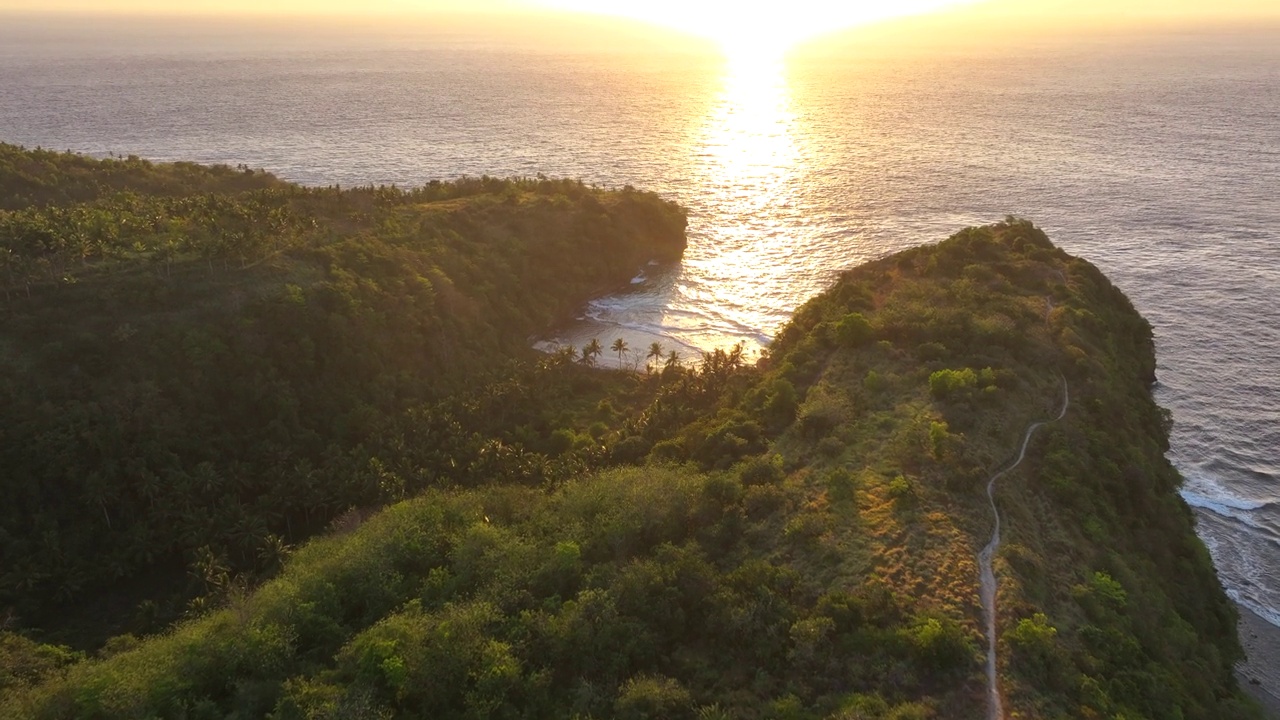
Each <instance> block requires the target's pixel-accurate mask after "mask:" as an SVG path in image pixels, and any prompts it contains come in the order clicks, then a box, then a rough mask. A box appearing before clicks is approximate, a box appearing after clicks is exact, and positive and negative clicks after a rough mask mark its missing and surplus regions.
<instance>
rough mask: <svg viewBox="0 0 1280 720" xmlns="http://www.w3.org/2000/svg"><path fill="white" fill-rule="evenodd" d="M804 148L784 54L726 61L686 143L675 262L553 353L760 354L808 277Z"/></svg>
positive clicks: (594, 310) (596, 306) (592, 315)
mask: <svg viewBox="0 0 1280 720" xmlns="http://www.w3.org/2000/svg"><path fill="white" fill-rule="evenodd" d="M803 137H805V133H803V132H801V128H800V126H799V119H798V117H797V112H796V107H795V100H794V96H793V93H792V90H791V87H790V85H789V83H788V77H787V69H786V64H785V61H784V59H783V57H782V55H781V54H780V53H768V52H748V51H744V52H736V51H735V52H729V53H727V58H726V60H725V64H724V71H723V75H722V78H721V82H720V86H719V89H718V92H717V95H716V97H715V99H714V100H713V102H712V103H711V104H710V108H709V110H708V112H707V115H706V117H705V119H704V121H703V122H702V124H701V126H700V127H698V129H697V130H696V131H695V133H694V134H693V135H692V136H691V137H690V138H689V140H688V143H689V144H688V146H687V147H688V149H689V151H690V152H689V156H688V164H687V166H686V169H687V173H688V174H687V175H686V176H685V177H683V178H681V179H680V184H681V185H682V186H684V187H686V188H688V189H689V191H688V193H687V194H686V195H685V196H684V197H682V198H681V202H683V203H685V204H686V205H687V206H688V207H689V209H690V223H689V247H688V250H687V251H686V253H685V257H684V260H683V263H682V264H681V265H680V266H679V267H678V268H672V269H670V270H668V271H665V272H661V273H652V272H651V271H652V270H653V269H646V271H645V273H644V274H641V275H640V276H637V279H636V281H634V283H635V284H634V285H633V287H632V289H631V290H630V291H629V292H625V293H622V294H620V295H614V296H610V297H607V298H602V299H600V300H597V301H595V302H593V303H592V304H591V305H590V307H589V308H588V311H587V313H586V317H585V318H584V322H583V323H581V324H580V325H578V326H575V327H572V328H569V329H568V331H567V332H566V333H564V334H563V335H562V336H561V337H560V338H559V339H558V342H559V343H560V344H573V345H576V346H578V347H581V346H582V345H583V344H585V343H586V342H589V341H590V340H591V339H592V338H593V337H595V338H600V339H601V340H602V341H603V340H604V339H605V338H616V337H624V338H625V339H626V341H627V342H628V344H630V345H631V346H632V347H641V346H647V345H648V343H650V342H653V341H655V340H656V341H659V342H662V343H663V344H664V345H665V346H667V347H668V348H675V349H678V350H679V351H680V352H681V354H682V355H683V356H684V357H686V358H693V357H697V354H698V352H700V351H705V350H708V349H710V348H715V347H728V346H731V345H733V344H735V343H737V342H745V343H746V344H747V346H748V347H747V350H748V353H749V355H751V354H754V353H756V352H758V351H760V350H761V349H762V348H763V347H764V346H765V345H767V344H768V342H769V339H770V335H771V334H772V333H773V332H774V331H775V330H777V328H778V327H779V326H780V325H781V324H782V323H783V322H785V320H786V318H787V314H786V313H787V311H788V310H790V308H789V306H788V302H787V298H788V297H790V294H791V293H794V292H795V290H794V288H795V286H796V285H797V284H805V282H806V279H807V276H811V275H814V273H813V272H812V265H813V263H814V258H813V257H810V256H809V253H806V252H805V251H804V250H803V248H804V247H806V246H807V243H806V237H807V236H806V237H801V236H802V235H804V233H806V232H808V230H807V229H806V228H807V226H809V225H811V223H809V222H808V221H807V219H806V218H805V208H804V207H803V201H802V200H801V198H800V197H799V194H800V192H801V188H802V183H803V175H804V169H805V168H806V167H807V164H806V162H805V151H804V145H803V140H802V138H803ZM689 308H698V309H699V310H698V311H697V312H690V311H689V310H688V309H689ZM780 308H785V310H784V309H780ZM744 338H749V340H744Z"/></svg>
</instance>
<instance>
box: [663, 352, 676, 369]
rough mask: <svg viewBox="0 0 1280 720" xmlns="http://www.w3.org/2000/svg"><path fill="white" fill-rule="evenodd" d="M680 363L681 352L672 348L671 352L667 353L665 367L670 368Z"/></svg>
mask: <svg viewBox="0 0 1280 720" xmlns="http://www.w3.org/2000/svg"><path fill="white" fill-rule="evenodd" d="M679 364H680V353H678V352H676V351H675V350H672V351H671V353H670V354H669V355H667V364H666V366H665V367H666V369H668V370H670V369H671V368H673V367H675V366H677V365H679Z"/></svg>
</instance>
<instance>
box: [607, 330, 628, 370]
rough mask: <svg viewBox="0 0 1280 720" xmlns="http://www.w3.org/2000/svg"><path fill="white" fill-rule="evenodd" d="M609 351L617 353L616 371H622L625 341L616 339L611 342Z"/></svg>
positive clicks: (625, 349) (625, 347) (625, 348)
mask: <svg viewBox="0 0 1280 720" xmlns="http://www.w3.org/2000/svg"><path fill="white" fill-rule="evenodd" d="M609 349H610V350H612V351H614V352H616V353H618V369H619V370H621V369H622V353H624V352H626V351H627V341H626V340H623V339H622V338H618V339H617V340H614V341H613V344H612V345H610V346H609Z"/></svg>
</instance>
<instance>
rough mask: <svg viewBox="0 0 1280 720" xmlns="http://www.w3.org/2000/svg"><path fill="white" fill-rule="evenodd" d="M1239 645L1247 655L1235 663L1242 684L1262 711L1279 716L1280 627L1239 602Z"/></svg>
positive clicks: (1274, 717) (1273, 719) (1277, 718)
mask: <svg viewBox="0 0 1280 720" xmlns="http://www.w3.org/2000/svg"><path fill="white" fill-rule="evenodd" d="M1236 607H1237V608H1239V610H1240V622H1239V624H1238V625H1237V628H1238V632H1239V633H1240V645H1241V646H1243V647H1244V653H1245V659H1244V660H1242V661H1240V663H1239V664H1237V665H1236V678H1238V679H1239V681H1240V687H1241V688H1242V689H1243V690H1244V691H1245V692H1246V693H1248V694H1249V696H1250V697H1252V698H1253V699H1254V700H1257V701H1258V704H1259V705H1261V706H1262V710H1263V715H1264V716H1265V717H1267V718H1270V719H1271V720H1280V627H1276V626H1275V625H1272V624H1271V623H1269V622H1267V621H1266V620H1263V619H1262V618H1261V617H1259V616H1258V615H1257V614H1256V613H1254V612H1253V611H1252V610H1250V609H1249V608H1247V607H1244V606H1243V605H1240V604H1239V603H1237V604H1236Z"/></svg>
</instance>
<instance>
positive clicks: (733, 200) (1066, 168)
mask: <svg viewBox="0 0 1280 720" xmlns="http://www.w3.org/2000/svg"><path fill="white" fill-rule="evenodd" d="M109 30H110V31H104V30H103V29H101V28H95V27H93V26H91V25H81V26H78V29H76V30H75V31H71V30H67V29H66V28H62V29H60V30H58V31H49V30H48V29H47V28H44V27H43V26H41V25H40V23H39V22H36V21H25V22H22V23H14V22H10V23H6V24H3V25H0V140H3V141H6V142H10V143H17V144H22V145H26V146H31V147H34V146H43V147H46V148H52V149H59V150H62V149H70V150H75V151H79V152H84V153H89V154H94V155H106V154H108V153H116V154H136V155H139V156H142V157H146V158H151V159H155V160H179V159H180V160H194V161H199V162H207V163H228V164H232V165H236V164H240V163H244V164H248V165H252V166H254V167H262V168H265V169H268V170H270V171H272V172H274V173H276V174H278V175H280V176H281V177H284V178H286V179H289V180H294V181H297V182H301V183H305V184H316V185H329V184H342V185H352V184H359V185H363V184H370V183H374V184H383V183H387V184H389V183H396V184H400V185H414V184H420V183H423V182H425V181H427V180H430V179H434V178H451V177H456V176H459V175H481V174H489V175H498V176H508V175H522V176H532V175H536V174H538V173H544V174H546V175H551V176H568V177H577V178H581V179H583V180H584V181H587V182H590V183H597V184H600V185H605V186H621V185H625V184H630V185H634V186H636V187H639V188H644V189H650V190H655V191H657V192H659V193H662V194H663V195H664V196H667V197H670V198H673V199H675V200H678V201H679V202H681V203H683V204H684V205H685V206H687V207H688V208H689V209H690V212H691V215H690V227H689V239H690V245H689V249H688V252H687V255H686V257H685V260H684V262H683V263H682V264H681V265H680V266H679V267H678V268H675V269H671V270H663V271H660V270H658V269H656V268H644V269H637V276H636V278H635V280H634V281H633V283H632V287H631V288H630V289H629V290H627V291H625V292H621V293H618V294H615V295H612V296H609V297H604V298H600V299H598V300H596V301H594V302H592V303H590V305H589V306H587V307H586V308H584V309H583V313H582V316H581V318H579V320H578V322H576V323H574V324H573V325H571V326H570V327H567V328H565V329H564V330H563V332H561V333H559V334H558V335H557V336H556V337H551V338H546V339H545V340H544V341H545V342H547V343H549V344H554V343H566V344H576V345H581V344H582V343H583V342H585V341H586V340H587V339H589V338H591V337H598V338H600V339H601V340H602V342H605V343H606V344H607V342H609V341H610V340H611V339H612V338H614V337H618V336H622V337H625V338H627V339H628V342H629V343H630V345H631V346H633V347H646V346H647V345H648V343H649V342H651V341H660V342H662V343H663V344H664V345H665V346H666V347H667V348H669V349H676V350H678V351H679V352H680V353H682V354H683V355H684V356H685V357H690V358H692V357H696V355H697V353H698V352H700V351H702V350H706V349H709V348H712V347H717V346H725V345H729V344H733V343H737V342H743V343H745V344H746V345H747V347H748V349H749V350H750V351H752V352H754V351H758V350H759V349H760V348H762V347H764V346H766V345H767V343H768V342H769V338H770V336H771V335H772V334H773V333H774V332H775V331H776V330H777V329H778V328H779V326H780V325H781V324H782V323H783V322H785V321H786V319H787V318H788V316H789V314H790V312H791V311H792V310H793V309H794V308H795V307H796V306H798V305H799V304H800V303H802V302H804V300H806V299H807V298H809V297H811V296H812V295H814V294H815V293H817V292H819V291H820V290H821V289H822V288H824V287H825V286H826V285H827V284H828V283H829V282H831V280H832V278H833V277H834V276H835V275H836V274H837V273H838V272H839V271H841V270H842V269H845V268H848V267H851V266H853V265H856V264H858V263H861V262H863V261H866V260H868V259H872V258H876V257H880V256H883V255H885V254H887V253H891V252H894V251H897V250H900V249H903V248H906V247H910V246H914V245H918V244H921V243H929V242H936V241H938V240H941V239H943V238H945V237H946V236H948V235H950V234H951V233H953V232H954V231H956V230H958V229H960V228H962V227H964V226H966V225H972V224H981V223H988V222H992V221H996V220H1000V219H1002V218H1004V217H1005V216H1006V215H1009V214H1014V215H1018V216H1021V217H1026V218H1029V219H1031V220H1033V221H1034V222H1036V223H1037V224H1038V225H1040V226H1041V227H1043V228H1044V229H1045V230H1046V231H1047V232H1048V233H1049V235H1050V237H1051V238H1052V239H1053V240H1054V241H1055V242H1056V243H1058V244H1059V245H1061V246H1063V247H1064V248H1065V249H1066V250H1068V251H1069V252H1071V253H1073V254H1077V255H1081V256H1083V257H1085V258H1087V259H1089V260H1091V261H1092V262H1094V263H1095V264H1097V265H1098V266H1099V267H1101V269H1102V270H1103V271H1104V272H1106V273H1107V274H1108V275H1109V276H1110V277H1111V278H1112V279H1113V280H1114V281H1115V282H1116V284H1117V285H1119V286H1120V287H1121V288H1122V289H1123V290H1124V291H1125V292H1126V293H1127V294H1128V295H1129V297H1130V298H1132V300H1133V301H1134V303H1135V305H1136V306H1137V307H1138V309H1139V310H1140V311H1141V312H1142V313H1143V314H1144V315H1145V316H1146V317H1147V318H1148V319H1149V320H1151V322H1152V323H1153V325H1154V326H1155V330H1156V335H1157V352H1158V360H1159V371H1158V372H1159V378H1160V382H1159V385H1158V386H1157V388H1156V399H1157V400H1158V401H1159V403H1160V404H1161V405H1163V406H1165V407H1168V408H1170V409H1171V410H1172V411H1173V414H1174V420H1175V425H1174V432H1173V438H1172V447H1173V449H1172V451H1171V453H1170V455H1171V458H1172V460H1173V462H1174V463H1175V465H1176V466H1177V467H1178V468H1179V470H1180V471H1181V472H1182V473H1183V475H1184V476H1185V477H1186V485H1185V488H1184V490H1183V493H1182V494H1183V497H1184V498H1185V500H1186V501H1187V503H1188V504H1190V505H1191V506H1192V507H1193V508H1194V509H1195V512H1196V516H1197V518H1198V530H1199V533H1200V535H1201V537H1202V538H1203V539H1204V541H1205V543H1206V545H1207V546H1208V547H1209V549H1210V552H1211V553H1212V555H1213V558H1214V560H1215V562H1216V563H1217V567H1218V569H1219V572H1220V575H1221V577H1222V580H1223V583H1224V584H1225V585H1226V587H1227V589H1228V592H1229V593H1230V594H1231V596H1232V597H1233V598H1235V599H1236V600H1238V601H1239V602H1240V603H1242V604H1243V605H1245V606H1246V607H1248V608H1250V609H1252V610H1253V611H1255V612H1257V613H1258V614H1259V615H1261V616H1262V617H1264V618H1266V619H1267V620H1269V621H1270V622H1272V623H1273V624H1276V625H1278V626H1280V390H1278V389H1277V388H1278V387H1280V28H1278V29H1266V28H1251V29H1239V30H1229V29H1221V28H1219V29H1213V30H1210V29H1204V30H1184V31H1181V32H1163V33H1149V34H1141V35H1124V36H1121V35H1098V36H1093V37H1090V38H1087V39H1084V38H1082V39H1077V40H1075V41H1073V42H1051V41H1048V40H1045V41H1037V40H1036V39H1035V38H1025V37H1024V38H1018V39H1017V40H1016V41H1015V40H1014V39H1011V38H1007V37H998V38H992V42H990V43H984V44H982V45H981V46H980V48H981V49H975V48H977V47H979V46H971V47H970V48H969V49H964V48H950V47H940V48H938V49H937V51H936V52H931V53H914V54H913V53H889V52H883V53H880V52H865V53H861V54H858V53H851V54H849V55H848V56H840V57H828V56H823V57H817V56H814V57H809V58H808V59H798V60H795V61H792V62H790V63H776V62H770V61H766V60H763V59H758V58H750V57H743V58H733V59H730V60H728V61H726V60H724V59H722V58H718V57H716V56H714V55H709V54H705V53H701V52H695V51H693V50H685V49H681V50H679V51H674V50H671V51H669V50H667V49H665V48H656V47H646V48H644V49H643V50H642V51H641V50H635V49H631V50H620V49H601V48H595V49H574V48H573V47H565V46H561V45H557V46H554V47H545V46H535V45H532V44H529V43H519V42H507V41H494V40H492V39H486V38H484V37H467V36H460V35H457V34H454V35H449V36H433V35H431V34H430V33H427V34H424V35H398V36H396V37H395V38H394V40H388V39H387V38H385V37H383V38H379V39H376V40H375V39H372V38H362V37H355V36H352V37H348V36H345V35H343V34H342V33H341V32H333V33H330V34H328V35H326V36H325V37H323V38H318V39H314V40H308V39H307V38H300V37H298V36H296V35H286V34H279V35H276V36H272V35H261V36H246V35H244V34H241V33H237V32H234V31H228V30H225V29H223V30H219V31H217V32H212V31H211V32H196V31H184V32H170V31H168V30H166V29H165V28H163V27H161V26H154V27H143V28H137V27H123V26H118V25H117V26H113V27H111V28H109ZM682 47H683V46H682Z"/></svg>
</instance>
